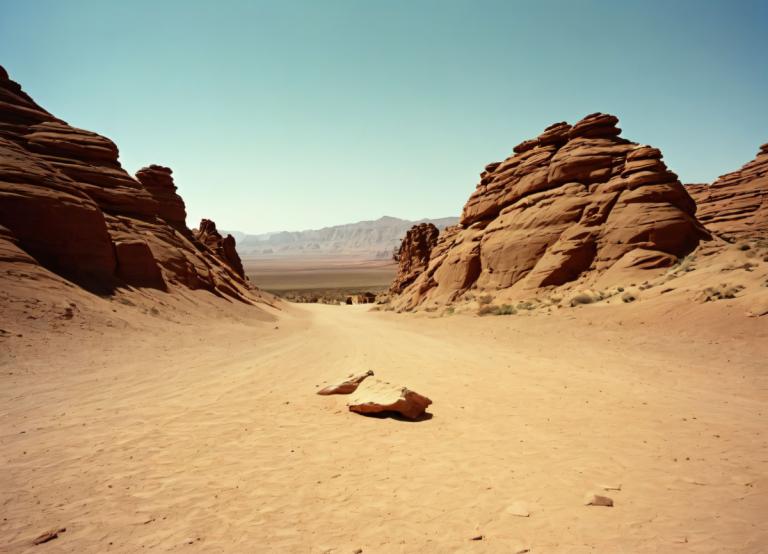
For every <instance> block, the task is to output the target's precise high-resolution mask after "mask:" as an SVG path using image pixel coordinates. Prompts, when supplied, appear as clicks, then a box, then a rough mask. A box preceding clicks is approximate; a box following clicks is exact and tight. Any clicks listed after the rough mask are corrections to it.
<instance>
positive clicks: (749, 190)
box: [686, 143, 768, 240]
mask: <svg viewBox="0 0 768 554" xmlns="http://www.w3.org/2000/svg"><path fill="white" fill-rule="evenodd" d="M686 188H687V189H688V192H689V193H690V194H691V196H692V197H693V198H694V200H696V204H697V205H698V212H697V217H698V218H699V221H701V222H702V223H703V224H704V225H705V226H706V228H707V229H709V230H710V231H712V232H713V233H714V234H716V235H718V236H720V237H722V238H724V239H726V240H738V239H743V238H768V143H766V144H763V145H762V146H761V147H760V151H759V152H758V153H757V157H755V159H754V160H752V161H751V162H749V163H748V164H746V165H745V166H744V167H742V168H741V169H739V170H738V171H734V172H732V173H727V174H725V175H723V176H721V177H720V178H718V179H717V180H716V181H715V182H714V183H712V184H711V185H687V187H686Z"/></svg>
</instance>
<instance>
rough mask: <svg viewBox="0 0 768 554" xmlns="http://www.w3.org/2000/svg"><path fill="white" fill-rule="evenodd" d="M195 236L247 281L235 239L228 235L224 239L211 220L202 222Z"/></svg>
mask: <svg viewBox="0 0 768 554" xmlns="http://www.w3.org/2000/svg"><path fill="white" fill-rule="evenodd" d="M195 236H196V237H197V238H198V240H199V241H200V242H202V243H203V244H205V245H206V246H207V247H208V248H210V249H211V250H212V251H213V252H214V253H215V254H216V255H217V256H218V257H219V258H220V259H221V260H222V261H224V263H226V264H227V265H228V266H229V267H230V268H231V269H232V270H233V271H234V272H235V273H237V274H238V275H239V276H240V277H241V278H242V279H245V271H244V270H243V262H242V261H241V260H240V256H239V255H238V254H237V250H236V249H235V237H233V236H232V235H227V236H226V237H222V236H221V233H219V231H218V229H216V223H214V222H213V221H211V220H210V219H203V220H201V221H200V227H199V228H198V229H196V230H195Z"/></svg>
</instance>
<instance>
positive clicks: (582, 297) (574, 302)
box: [571, 292, 595, 306]
mask: <svg viewBox="0 0 768 554" xmlns="http://www.w3.org/2000/svg"><path fill="white" fill-rule="evenodd" d="M594 301H595V299H594V297H592V295H590V294H587V293H585V292H581V293H579V294H577V295H575V296H573V297H572V298H571V306H579V305H581V304H592V303H593V302H594Z"/></svg>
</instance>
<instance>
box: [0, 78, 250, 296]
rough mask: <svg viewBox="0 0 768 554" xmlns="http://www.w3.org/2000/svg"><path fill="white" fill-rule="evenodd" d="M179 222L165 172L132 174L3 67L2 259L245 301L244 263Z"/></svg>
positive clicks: (94, 280)
mask: <svg viewBox="0 0 768 554" xmlns="http://www.w3.org/2000/svg"><path fill="white" fill-rule="evenodd" d="M185 218H186V212H185V209H184V202H183V200H182V199H181V197H179V196H178V194H176V187H175V185H174V183H173V179H172V177H171V170H170V169H168V168H166V167H161V166H156V165H151V166H149V167H146V168H144V169H142V170H140V171H139V172H138V173H137V176H136V178H133V177H131V176H130V175H128V173H126V172H125V170H124V169H123V168H122V166H121V165H120V162H119V161H118V149H117V146H116V145H115V144H114V143H113V142H112V141H111V140H109V139H108V138H106V137H102V136H100V135H98V134H96V133H92V132H90V131H85V130H82V129H77V128H75V127H72V126H70V125H68V124H67V123H65V122H64V121H62V120H60V119H58V118H56V117H54V116H53V115H51V114H50V113H48V112H47V111H45V110H44V109H43V108H41V107H40V106H38V105H37V104H36V103H35V102H34V101H33V100H32V99H31V98H30V97H29V95H27V94H26V93H25V92H24V91H23V90H22V89H21V86H19V84H17V83H16V82H14V81H12V80H10V79H9V77H8V74H7V73H6V71H5V70H4V69H2V68H0V229H2V232H1V233H0V255H3V256H4V257H5V255H6V254H7V257H8V258H14V259H16V260H23V262H24V263H26V264H36V265H38V266H40V267H41V268H44V269H45V270H48V271H50V272H53V273H55V274H57V275H59V276H62V277H65V278H66V279H68V280H69V281H71V282H74V283H76V284H78V285H80V286H83V287H86V288H89V289H98V290H99V291H101V292H107V293H109V291H111V290H114V289H116V288H118V287H124V286H132V287H152V288H156V289H161V290H169V289H170V288H173V287H184V288H189V289H205V290H208V291H210V292H212V293H214V294H217V295H219V296H228V297H231V298H236V299H238V300H242V301H244V302H252V301H253V300H254V296H252V294H251V291H250V289H249V286H248V285H247V283H246V281H245V280H244V279H243V275H242V268H240V270H239V271H238V270H237V269H236V268H233V267H231V266H230V265H229V261H230V258H227V263H224V262H223V261H221V260H220V259H219V255H218V254H219V253H218V252H214V251H212V250H211V249H209V248H208V247H207V246H206V245H204V244H203V243H202V242H200V241H199V240H198V239H197V238H196V237H195V236H194V235H193V234H192V232H191V231H190V230H189V229H188V228H187V226H186V223H185ZM225 250H226V246H225ZM232 250H233V251H234V245H232ZM235 255H236V253H235ZM4 261H5V260H4ZM7 268H8V266H5V267H4V268H3V269H7ZM43 273H44V272H43ZM10 274H11V271H10V270H8V271H4V272H3V273H2V275H0V277H6V276H9V275H10ZM36 275H37V274H36ZM57 282H58V281H57Z"/></svg>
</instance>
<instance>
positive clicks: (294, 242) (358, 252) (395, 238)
mask: <svg viewBox="0 0 768 554" xmlns="http://www.w3.org/2000/svg"><path fill="white" fill-rule="evenodd" d="M423 222H432V223H434V224H435V225H436V226H437V227H438V228H440V229H442V228H444V227H447V226H449V225H455V224H456V223H458V218H457V217H443V218H440V219H420V220H418V221H409V220H407V219H399V218H397V217H388V216H384V217H381V218H379V219H376V220H374V221H359V222H357V223H348V224H346V225H335V226H333V227H324V228H322V229H311V230H308V231H281V232H277V233H264V234H260V235H248V234H245V233H240V232H237V231H228V232H229V233H231V234H232V236H234V237H235V239H236V240H237V250H238V252H239V253H240V255H241V256H244V257H249V258H258V257H269V256H303V255H323V254H327V255H341V256H347V255H349V256H356V257H361V256H365V257H370V258H388V257H389V256H391V255H392V249H393V248H394V247H395V246H397V245H399V244H400V239H402V238H403V236H404V235H405V232H406V231H407V230H408V229H410V228H411V227H412V226H413V225H416V224H417V223H423Z"/></svg>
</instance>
